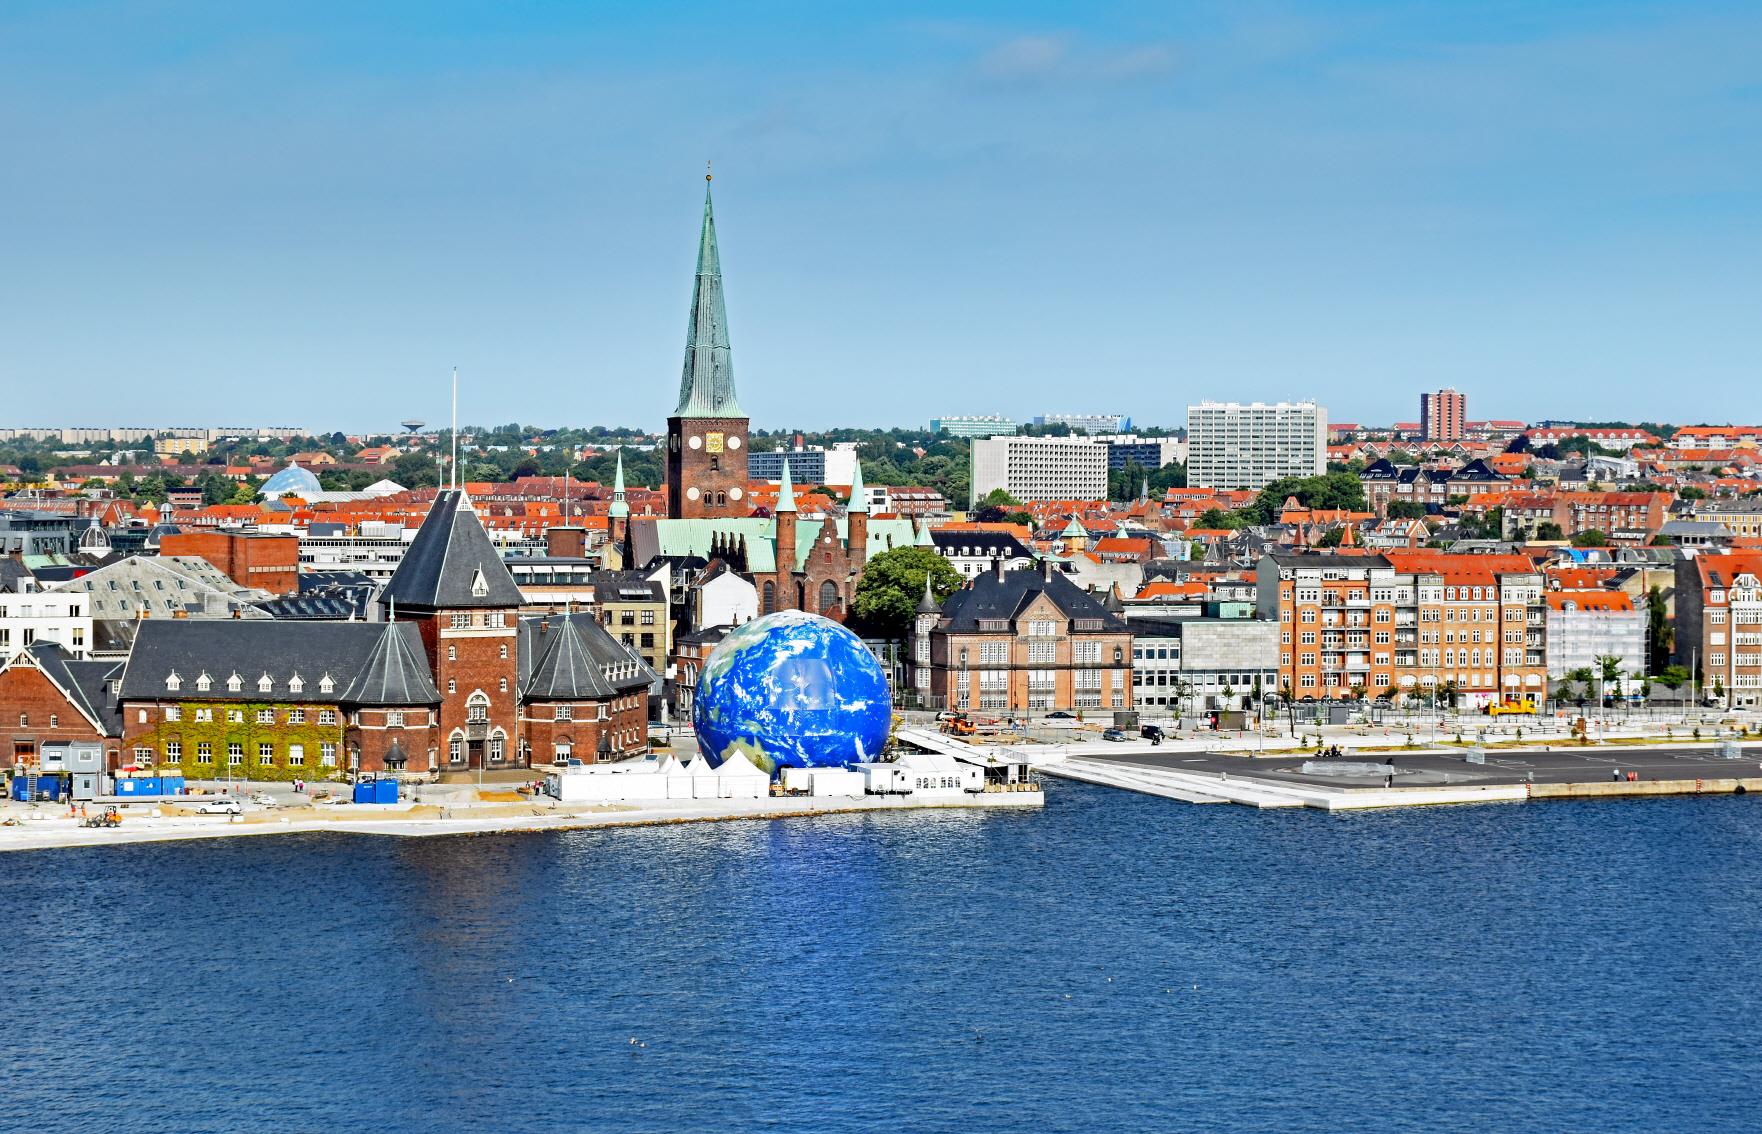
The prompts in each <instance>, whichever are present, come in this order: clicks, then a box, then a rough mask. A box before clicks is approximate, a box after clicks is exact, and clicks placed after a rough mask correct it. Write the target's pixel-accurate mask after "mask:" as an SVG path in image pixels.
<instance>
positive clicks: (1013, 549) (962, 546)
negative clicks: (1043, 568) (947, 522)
mask: <svg viewBox="0 0 1762 1134" xmlns="http://www.w3.org/2000/svg"><path fill="white" fill-rule="evenodd" d="M930 542H931V543H933V544H934V545H935V546H936V550H937V551H940V552H941V553H942V554H943V555H948V556H954V555H973V556H985V557H987V558H998V557H1002V558H1006V559H1018V558H1019V559H1032V558H1034V553H1033V552H1031V551H1029V550H1028V549H1027V548H1025V547H1023V546H1022V541H1021V540H1019V539H1017V538H1016V537H1015V536H1013V535H1011V534H1010V533H1008V532H992V531H976V532H945V531H942V530H941V529H939V528H932V529H930Z"/></svg>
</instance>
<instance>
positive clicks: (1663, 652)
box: [1646, 585, 1676, 673]
mask: <svg viewBox="0 0 1762 1134" xmlns="http://www.w3.org/2000/svg"><path fill="white" fill-rule="evenodd" d="M1646 631H1647V634H1646V641H1647V643H1648V650H1649V652H1650V654H1651V656H1650V657H1648V658H1647V659H1646V663H1647V664H1646V671H1647V672H1648V673H1658V672H1660V671H1662V670H1663V669H1664V667H1665V666H1666V665H1667V664H1668V663H1669V661H1670V651H1671V650H1672V649H1674V648H1675V646H1676V628H1675V627H1674V626H1672V625H1671V620H1670V612H1669V611H1668V610H1667V609H1665V604H1664V592H1662V591H1660V590H1659V589H1658V587H1657V586H1656V585H1654V586H1653V587H1652V589H1651V590H1649V591H1647V592H1646Z"/></svg>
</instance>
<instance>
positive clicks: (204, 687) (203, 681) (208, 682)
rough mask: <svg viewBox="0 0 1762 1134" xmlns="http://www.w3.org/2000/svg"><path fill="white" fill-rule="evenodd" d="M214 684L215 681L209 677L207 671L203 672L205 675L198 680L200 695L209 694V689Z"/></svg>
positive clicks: (197, 687)
mask: <svg viewBox="0 0 1762 1134" xmlns="http://www.w3.org/2000/svg"><path fill="white" fill-rule="evenodd" d="M213 684H214V679H213V678H211V677H209V676H208V673H207V671H205V670H204V671H203V673H202V675H201V676H200V677H197V678H196V690H197V692H199V693H206V692H208V689H209V687H210V686H212V685H213Z"/></svg>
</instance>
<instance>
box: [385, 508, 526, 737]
mask: <svg viewBox="0 0 1762 1134" xmlns="http://www.w3.org/2000/svg"><path fill="white" fill-rule="evenodd" d="M380 601H381V603H382V604H384V605H385V607H386V612H387V617H389V618H391V619H394V620H396V621H400V622H413V623H415V625H416V628H417V630H418V631H419V633H420V634H421V637H422V646H423V649H424V651H425V652H426V654H427V656H428V663H429V670H430V672H431V673H432V674H433V675H434V683H435V686H436V687H437V688H438V689H439V690H440V694H441V706H440V728H441V736H442V738H443V743H444V746H445V751H444V752H443V753H442V764H443V765H444V766H446V767H451V768H467V767H469V768H484V767H488V768H494V767H501V766H504V765H509V764H512V763H514V762H515V761H516V760H517V759H518V756H519V743H520V734H519V728H520V710H519V705H518V703H517V702H518V698H519V689H518V678H519V663H518V660H517V657H516V653H515V649H516V646H517V644H518V643H517V637H518V621H519V610H520V606H521V603H522V602H523V601H524V599H523V598H522V596H521V594H520V588H519V587H518V586H516V585H515V584H514V577H513V576H512V575H510V574H509V573H508V568H507V566H506V565H505V564H504V563H503V562H502V557H501V555H500V553H498V552H497V551H496V549H495V545H494V544H492V543H490V541H489V536H488V535H487V534H485V532H484V530H483V525H482V523H480V522H479V521H478V519H477V516H476V514H475V513H473V512H472V510H471V504H470V501H469V500H468V499H467V497H466V496H465V494H464V493H463V492H461V491H458V490H457V489H454V490H451V491H447V492H442V493H441V494H440V495H439V496H437V497H435V501H434V504H433V505H432V506H431V507H430V508H429V511H428V518H427V519H425V520H424V521H423V523H422V527H421V528H420V529H419V530H418V531H417V533H416V538H415V539H414V540H412V541H411V542H410V550H409V551H407V552H405V553H404V558H403V560H402V561H401V562H400V563H399V564H398V570H397V572H396V573H395V574H394V575H393V576H392V579H391V582H389V583H387V584H386V588H385V591H384V593H383V594H382V595H381V596H380Z"/></svg>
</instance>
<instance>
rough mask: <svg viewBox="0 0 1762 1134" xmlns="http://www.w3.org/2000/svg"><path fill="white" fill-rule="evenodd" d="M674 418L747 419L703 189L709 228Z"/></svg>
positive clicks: (703, 238)
mask: <svg viewBox="0 0 1762 1134" xmlns="http://www.w3.org/2000/svg"><path fill="white" fill-rule="evenodd" d="M673 416H674V417H745V416H746V414H745V413H743V412H742V411H741V408H740V404H739V403H738V402H736V401H735V400H734V359H733V357H732V355H731V353H730V351H729V349H728V310H727V308H726V307H725V306H724V304H723V302H722V260H721V257H720V255H718V253H717V252H716V217H715V214H714V213H713V212H712V211H711V209H710V190H709V187H708V186H705V188H704V227H703V233H702V235H700V236H699V237H698V246H697V280H696V282H695V283H693V284H692V288H691V321H690V323H688V324H687V326H686V329H685V373H684V375H683V376H682V377H681V378H680V381H679V406H678V408H676V409H675V410H674V411H673Z"/></svg>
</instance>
